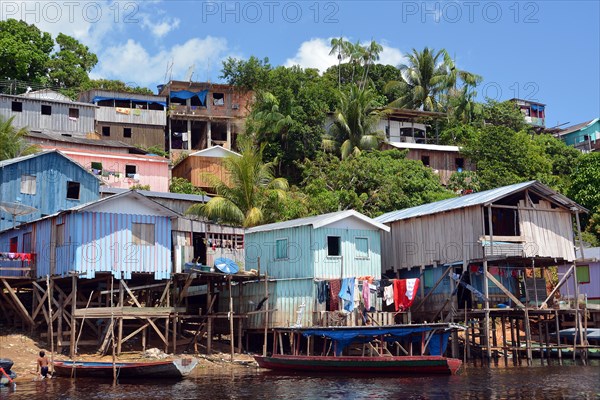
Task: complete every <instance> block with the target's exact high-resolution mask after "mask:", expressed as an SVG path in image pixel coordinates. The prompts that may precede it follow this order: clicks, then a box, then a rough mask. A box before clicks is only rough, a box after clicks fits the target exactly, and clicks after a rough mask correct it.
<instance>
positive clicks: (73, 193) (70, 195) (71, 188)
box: [67, 182, 81, 200]
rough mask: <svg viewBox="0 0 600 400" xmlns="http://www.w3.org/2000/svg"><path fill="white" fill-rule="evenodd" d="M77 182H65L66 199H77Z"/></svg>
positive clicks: (78, 185) (78, 184)
mask: <svg viewBox="0 0 600 400" xmlns="http://www.w3.org/2000/svg"><path fill="white" fill-rule="evenodd" d="M80 186H81V185H80V183H79V182H67V199H68V200H79V188H80Z"/></svg>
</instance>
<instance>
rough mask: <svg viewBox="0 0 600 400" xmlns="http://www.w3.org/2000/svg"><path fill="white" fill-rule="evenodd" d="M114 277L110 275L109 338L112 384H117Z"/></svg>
mask: <svg viewBox="0 0 600 400" xmlns="http://www.w3.org/2000/svg"><path fill="white" fill-rule="evenodd" d="M114 282H115V277H114V276H113V275H112V273H111V274H110V295H109V296H110V338H111V342H112V344H111V347H112V368H113V384H115V383H117V363H116V361H117V360H116V357H115V311H114V308H113V291H114Z"/></svg>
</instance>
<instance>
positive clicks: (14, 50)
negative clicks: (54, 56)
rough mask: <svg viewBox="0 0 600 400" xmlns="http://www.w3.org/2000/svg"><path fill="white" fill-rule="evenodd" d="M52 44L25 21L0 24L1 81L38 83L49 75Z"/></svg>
mask: <svg viewBox="0 0 600 400" xmlns="http://www.w3.org/2000/svg"><path fill="white" fill-rule="evenodd" d="M53 46H54V41H53V40H52V36H51V35H50V34H49V33H46V32H42V31H40V30H39V29H38V27H36V26H35V25H33V24H32V25H29V24H27V23H26V22H24V21H17V20H15V19H8V20H6V21H0V79H18V80H22V81H27V82H41V81H42V80H43V79H44V78H45V77H46V74H47V72H48V62H49V61H50V53H51V52H52V48H53Z"/></svg>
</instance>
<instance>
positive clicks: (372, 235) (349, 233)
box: [312, 227, 381, 279]
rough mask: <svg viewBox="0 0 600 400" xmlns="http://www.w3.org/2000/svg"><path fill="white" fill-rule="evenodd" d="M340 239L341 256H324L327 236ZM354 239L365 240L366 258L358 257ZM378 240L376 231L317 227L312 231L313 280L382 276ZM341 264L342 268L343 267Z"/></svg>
mask: <svg viewBox="0 0 600 400" xmlns="http://www.w3.org/2000/svg"><path fill="white" fill-rule="evenodd" d="M328 236H340V237H341V241H342V252H341V253H342V257H330V256H328V255H327V237H328ZM356 238H367V239H368V243H369V256H368V258H360V257H358V253H357V250H356ZM380 241H381V239H380V236H379V231H376V230H367V229H360V230H359V229H333V228H327V227H324V228H320V229H315V230H314V231H313V240H312V249H313V254H314V265H315V278H320V279H339V278H352V277H360V276H372V277H375V278H377V279H378V278H380V277H381V242H380ZM342 263H343V265H342Z"/></svg>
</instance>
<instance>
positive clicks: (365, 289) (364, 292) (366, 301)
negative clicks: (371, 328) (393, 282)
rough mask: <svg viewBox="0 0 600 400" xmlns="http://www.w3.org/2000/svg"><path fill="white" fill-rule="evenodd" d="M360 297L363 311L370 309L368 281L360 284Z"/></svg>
mask: <svg viewBox="0 0 600 400" xmlns="http://www.w3.org/2000/svg"><path fill="white" fill-rule="evenodd" d="M362 285H363V286H362V297H363V303H364V305H365V309H367V310H368V309H370V308H371V290H370V289H369V281H366V280H365V281H363V283H362Z"/></svg>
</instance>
